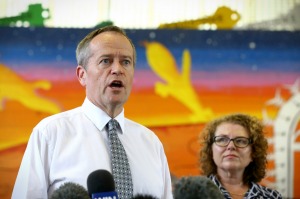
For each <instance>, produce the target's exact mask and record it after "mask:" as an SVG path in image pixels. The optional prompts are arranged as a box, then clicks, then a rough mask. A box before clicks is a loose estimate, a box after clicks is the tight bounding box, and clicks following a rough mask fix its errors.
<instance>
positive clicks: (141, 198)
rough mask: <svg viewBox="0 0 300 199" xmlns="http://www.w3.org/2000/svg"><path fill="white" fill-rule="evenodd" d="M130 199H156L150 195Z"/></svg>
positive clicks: (139, 195) (140, 195)
mask: <svg viewBox="0 0 300 199" xmlns="http://www.w3.org/2000/svg"><path fill="white" fill-rule="evenodd" d="M131 199H158V198H156V197H154V196H151V195H147V194H144V195H143V194H137V195H135V196H133V197H132V198H131Z"/></svg>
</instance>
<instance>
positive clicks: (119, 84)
mask: <svg viewBox="0 0 300 199" xmlns="http://www.w3.org/2000/svg"><path fill="white" fill-rule="evenodd" d="M109 86H110V87H112V88H121V87H123V82H122V81H118V80H115V81H113V82H111V83H110V85H109Z"/></svg>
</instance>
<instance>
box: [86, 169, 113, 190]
mask: <svg viewBox="0 0 300 199" xmlns="http://www.w3.org/2000/svg"><path fill="white" fill-rule="evenodd" d="M87 188H88V193H89V194H90V195H91V194H93V193H102V192H112V191H115V181H114V178H113V176H112V174H111V173H110V172H109V171H107V170H103V169H99V170H96V171H93V172H92V173H90V174H89V176H88V178H87Z"/></svg>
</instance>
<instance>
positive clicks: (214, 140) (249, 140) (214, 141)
mask: <svg viewBox="0 0 300 199" xmlns="http://www.w3.org/2000/svg"><path fill="white" fill-rule="evenodd" d="M217 137H223V138H227V139H228V140H229V141H228V143H227V144H226V145H224V146H221V145H219V144H217V142H216V138H217ZM239 138H243V139H247V140H248V144H247V145H246V146H242V147H240V146H237V145H236V143H235V140H237V139H239ZM231 141H232V142H233V144H234V146H235V147H237V148H246V147H247V146H249V145H250V144H252V140H251V138H247V137H242V136H239V137H235V138H229V137H227V136H222V135H218V136H214V138H213V143H216V145H217V146H220V147H227V146H228V145H229V143H230V142H231Z"/></svg>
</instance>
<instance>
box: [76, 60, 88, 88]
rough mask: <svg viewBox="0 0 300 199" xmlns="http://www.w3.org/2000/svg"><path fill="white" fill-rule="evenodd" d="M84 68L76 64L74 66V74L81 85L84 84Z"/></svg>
mask: <svg viewBox="0 0 300 199" xmlns="http://www.w3.org/2000/svg"><path fill="white" fill-rule="evenodd" d="M86 75H87V74H86V70H85V68H84V67H83V66H80V65H78V66H77V68H76V76H77V79H78V81H79V82H80V84H81V85H82V86H85V85H86V82H85V80H86Z"/></svg>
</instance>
